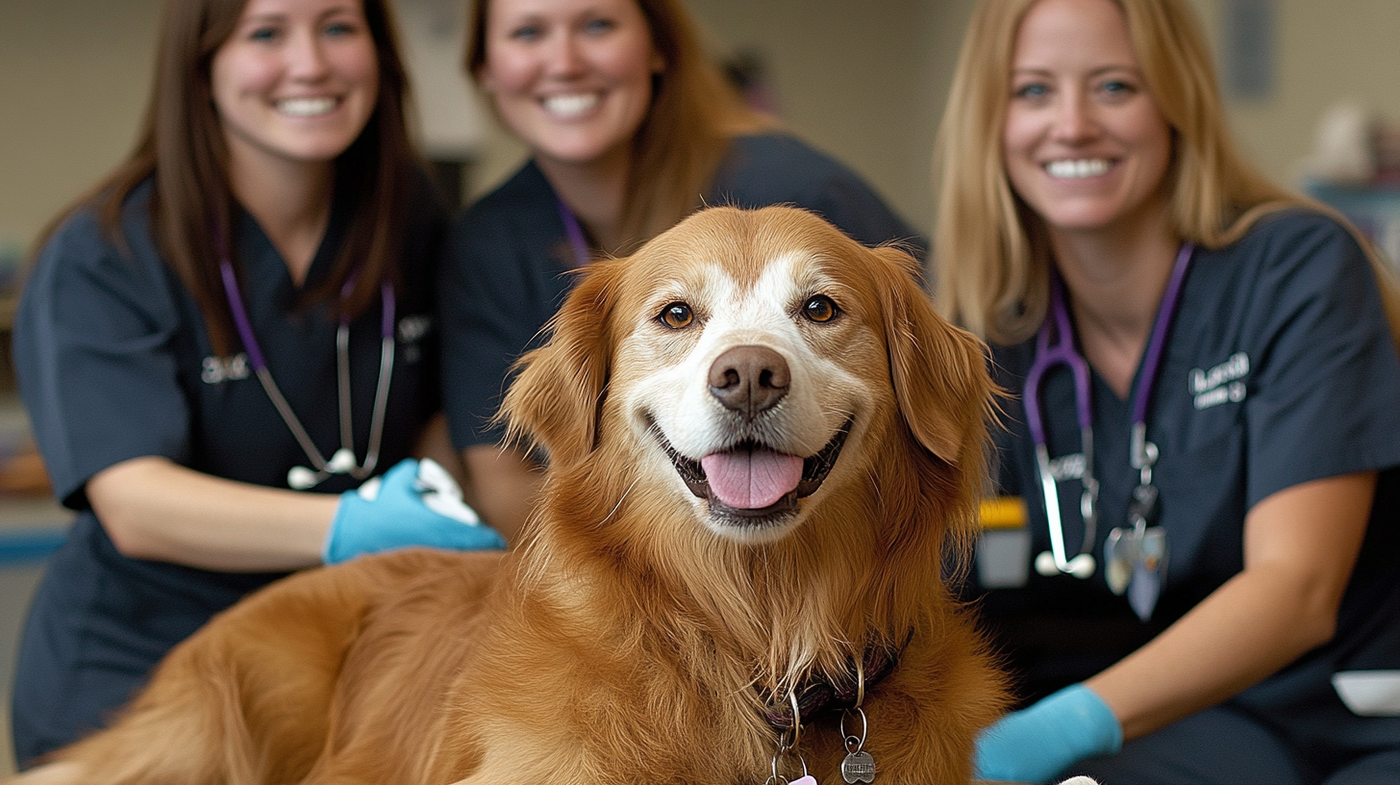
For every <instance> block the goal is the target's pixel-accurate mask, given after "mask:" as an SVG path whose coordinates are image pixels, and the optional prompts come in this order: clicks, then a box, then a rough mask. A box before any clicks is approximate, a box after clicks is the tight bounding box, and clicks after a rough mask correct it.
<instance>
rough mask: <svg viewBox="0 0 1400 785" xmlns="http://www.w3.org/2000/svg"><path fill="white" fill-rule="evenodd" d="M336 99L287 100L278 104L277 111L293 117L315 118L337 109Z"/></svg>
mask: <svg viewBox="0 0 1400 785" xmlns="http://www.w3.org/2000/svg"><path fill="white" fill-rule="evenodd" d="M335 104H336V100H335V99H334V98H287V99H284V100H281V101H278V102H277V111H279V112H281V113H282V114H287V115H291V116H293V117H315V116H316V115H322V114H325V113H326V112H329V111H330V110H332V109H334V108H335Z"/></svg>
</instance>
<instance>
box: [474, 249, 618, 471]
mask: <svg viewBox="0 0 1400 785" xmlns="http://www.w3.org/2000/svg"><path fill="white" fill-rule="evenodd" d="M618 270H619V261H617V260H609V261H599V262H594V263H593V264H592V265H590V267H589V269H588V270H587V271H586V272H584V273H582V275H583V279H582V280H581V281H580V282H579V283H578V284H577V286H575V288H574V290H573V291H572V292H571V293H570V294H569V296H568V298H567V299H566V300H565V301H564V305H563V307H561V308H560V309H559V312H558V313H557V314H555V315H554V318H553V319H552V320H550V322H549V325H548V326H547V327H546V328H545V329H546V330H547V331H548V332H549V334H550V338H549V342H548V343H547V344H545V345H544V346H542V347H540V348H538V349H535V350H534V351H531V352H529V353H528V354H526V355H525V356H524V357H522V358H521V359H520V361H519V362H518V363H517V367H518V368H519V369H520V374H519V376H517V377H516V379H515V382H514V383H512V384H511V387H510V390H509V392H507V393H506V397H505V401H504V403H502V405H501V412H500V413H499V414H498V415H497V419H503V420H505V421H506V422H507V424H508V426H509V427H508V437H509V440H510V441H528V442H530V443H532V444H534V445H537V446H542V447H544V449H545V451H546V452H547V453H548V455H549V459H550V461H551V462H552V463H555V464H560V465H566V464H569V463H572V462H573V461H576V460H578V459H580V458H583V457H584V456H586V455H588V454H589V453H590V452H592V450H593V448H594V446H595V444H596V441H597V435H598V418H599V416H600V414H601V412H602V406H603V395H604V393H605V392H606V390H607V386H608V367H609V363H610V361H611V353H612V348H611V340H610V336H609V329H608V319H609V316H610V314H611V311H612V301H613V296H612V293H613V290H614V288H615V285H616V284H615V281H616V279H617V271H618Z"/></svg>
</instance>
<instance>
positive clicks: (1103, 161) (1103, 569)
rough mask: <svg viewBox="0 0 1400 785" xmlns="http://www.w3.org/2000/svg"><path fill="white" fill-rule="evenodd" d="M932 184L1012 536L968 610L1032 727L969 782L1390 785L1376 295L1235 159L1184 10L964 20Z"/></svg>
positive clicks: (1089, 7)
mask: <svg viewBox="0 0 1400 785" xmlns="http://www.w3.org/2000/svg"><path fill="white" fill-rule="evenodd" d="M937 160H938V165H939V167H940V171H941V177H942V188H941V204H940V211H941V214H940V216H939V221H938V231H937V233H936V237H937V243H936V247H935V263H936V264H937V266H938V288H937V299H938V302H939V303H940V305H941V307H942V310H943V311H944V313H945V314H946V315H948V316H950V317H952V318H954V319H956V320H957V321H959V322H961V323H962V324H964V325H966V326H968V327H969V328H971V329H973V330H974V331H976V332H978V333H980V334H981V335H983V336H984V337H986V338H987V339H988V340H989V341H990V342H991V344H992V359H993V363H994V366H995V370H996V373H997V374H998V381H999V382H1000V384H1001V385H1002V386H1003V387H1004V388H1005V389H1007V390H1009V391H1012V392H1014V393H1015V394H1016V398H1015V399H1013V400H1010V401H1008V402H1007V404H1006V406H1005V415H1006V416H1005V420H1004V421H1005V422H1006V424H1007V427H1006V431H1005V432H1004V433H1003V434H1002V435H1001V436H1000V437H999V444H998V456H999V459H1000V472H999V484H1000V491H1001V492H1002V493H1003V494H1005V495H1007V496H1013V497H1021V499H1022V501H1023V502H1024V507H1025V510H1026V513H1027V514H1026V516H1025V517H1026V521H1024V522H1023V523H1022V525H1021V526H1020V527H1013V528H1009V529H1005V530H999V531H989V532H988V533H987V534H986V536H984V538H983V540H982V542H981V543H980V545H979V553H978V569H977V572H976V575H975V580H974V584H975V585H974V586H973V587H972V591H971V592H970V594H971V596H972V597H974V598H975V599H976V602H977V603H978V605H979V607H980V608H981V610H982V612H983V616H984V618H985V619H986V622H987V625H988V627H989V629H990V631H991V632H992V633H993V635H994V637H995V639H996V642H997V644H998V645H999V647H1000V648H1001V649H1002V651H1004V652H1005V654H1006V657H1007V663H1008V665H1009V666H1010V668H1011V671H1012V674H1013V677H1014V678H1015V680H1016V685H1017V687H1018V688H1019V691H1020V697H1021V699H1022V701H1023V708H1022V709H1021V710H1020V711H1016V712H1013V713H1012V714H1010V715H1008V716H1007V717H1005V718H1003V719H1002V720H1001V721H1000V722H998V723H997V724H995V725H994V726H993V727H992V728H990V729H989V730H988V731H987V732H985V733H984V735H983V736H982V737H981V739H980V740H979V745H978V755H977V763H978V768H979V771H980V773H981V775H982V776H984V777H986V778H989V779H996V780H1015V781H1035V782H1040V781H1046V780H1050V779H1052V778H1053V777H1056V776H1063V775H1067V774H1079V773H1084V774H1089V775H1092V776H1096V777H1098V778H1099V779H1100V780H1101V781H1104V782H1131V783H1154V782H1172V783H1197V782H1201V783H1205V782H1220V783H1238V782H1270V783H1295V782H1297V783H1302V782H1327V783H1338V784H1339V783H1344V782H1345V783H1353V782H1355V783H1360V782H1395V781H1400V701H1396V700H1395V697H1394V696H1395V695H1396V694H1400V690H1397V689H1396V688H1397V687H1400V676H1397V674H1400V670H1397V669H1400V571H1397V570H1396V568H1395V565H1396V564H1397V563H1400V530H1398V529H1397V527H1396V526H1395V525H1394V522H1395V519H1396V515H1397V510H1400V439H1397V438H1396V435H1397V434H1400V407H1397V406H1396V401H1397V400H1400V360H1397V353H1396V343H1395V340H1394V332H1395V331H1394V325H1393V322H1392V320H1393V319H1394V317H1395V316H1396V315H1397V314H1400V311H1397V310H1396V309H1395V307H1394V306H1395V303H1396V299H1395V288H1394V282H1393V280H1392V278H1391V276H1390V275H1389V273H1388V272H1386V271H1385V270H1384V269H1383V267H1382V266H1381V265H1380V263H1379V261H1378V259H1377V258H1376V257H1375V256H1374V254H1372V253H1371V252H1370V251H1369V250H1367V249H1366V247H1365V246H1364V244H1363V243H1361V242H1358V238H1357V237H1356V234H1355V232H1354V231H1353V230H1351V229H1350V228H1349V227H1347V226H1346V225H1345V223H1344V222H1342V221H1340V219H1338V218H1337V217H1336V216H1335V215H1334V214H1333V213H1331V212H1330V211H1327V210H1325V209H1323V208H1321V207H1319V206H1317V205H1313V204H1311V203H1308V202H1306V201H1305V200H1303V199H1300V198H1298V197H1294V196H1292V195H1290V194H1288V193H1286V192H1284V191H1282V190H1280V189H1278V188H1275V187H1273V186H1271V185H1269V184H1268V183H1267V182H1266V181H1265V180H1264V179H1263V178H1262V177H1260V176H1259V175H1258V174H1256V173H1255V172H1254V171H1253V169H1251V168H1250V167H1249V166H1248V165H1247V164H1246V163H1245V162H1244V161H1243V159H1242V158H1241V157H1240V155H1239V154H1238V153H1237V152H1236V151H1235V148H1234V146H1233V144H1232V143H1231V141H1230V138H1229V135H1228V132H1227V130H1226V127H1225V122H1224V116H1223V111H1222V108H1221V104H1220V100H1219V97H1218V95H1217V93H1216V86H1215V77H1214V73H1213V70H1212V67H1211V63H1210V59H1209V56H1208V55H1207V51H1206V48H1205V44H1204V39H1203V37H1202V36H1201V33H1200V31H1199V30H1198V28H1197V25H1196V22H1195V20H1194V18H1193V17H1192V15H1191V11H1190V8H1189V4H1188V3H1187V2H1186V0H984V1H983V2H981V3H979V5H978V6H977V8H976V10H975V12H974V15H973V20H972V23H971V27H970V28H969V30H968V32H967V35H966V38H965V39H964V43H963V49H962V52H961V56H960V60H959V64H958V69H957V73H956V76H955V80H954V86H953V89H952V93H951V95H950V97H949V101H948V105H947V108H946V111H945V114H944V121H943V127H942V129H941V132H940V138H939V143H938V151H937ZM1387 312H1389V314H1390V318H1389V319H1388V318H1387Z"/></svg>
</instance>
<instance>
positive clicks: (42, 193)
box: [0, 0, 161, 245]
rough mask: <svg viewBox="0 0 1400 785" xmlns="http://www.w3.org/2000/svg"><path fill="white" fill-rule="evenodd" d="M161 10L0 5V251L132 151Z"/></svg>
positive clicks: (13, 0) (26, 236)
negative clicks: (0, 247)
mask: <svg viewBox="0 0 1400 785" xmlns="http://www.w3.org/2000/svg"><path fill="white" fill-rule="evenodd" d="M160 7H161V3H160V0H114V1H112V2H107V1H106V0H0V245H3V244H5V243H7V242H21V243H27V242H29V241H30V240H31V239H33V237H34V235H35V234H36V233H37V232H38V231H39V228H40V227H42V226H43V225H44V224H45V223H46V222H47V221H48V220H49V219H50V218H52V217H53V214H54V213H55V212H56V211H57V210H59V209H60V208H61V207H62V206H63V205H64V204H66V203H68V202H69V201H71V200H72V199H73V198H74V197H76V196H77V195H78V194H79V193H81V192H82V191H83V190H84V189H85V188H87V187H88V186H90V185H92V184H93V182H94V181H95V180H96V179H97V178H98V177H99V176H101V174H102V173H103V172H105V171H107V170H108V169H110V168H112V167H113V166H115V165H116V164H117V163H118V162H119V161H120V160H121V159H122V157H123V156H124V155H125V154H126V153H127V152H128V151H129V150H130V148H131V145H132V144H133V142H134V139H135V133H136V125H137V123H138V122H139V119H140V116H141V112H142V111H143V109H144V107H145V102H146V90H147V83H148V82H149V79H150V70H151V58H152V49H153V47H154V41H155V28H156V23H157V19H158V17H159V12H160Z"/></svg>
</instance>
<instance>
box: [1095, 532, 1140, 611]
mask: <svg viewBox="0 0 1400 785" xmlns="http://www.w3.org/2000/svg"><path fill="white" fill-rule="evenodd" d="M1141 550H1142V535H1141V534H1139V533H1138V532H1137V531H1135V530H1133V529H1123V528H1118V529H1114V530H1113V531H1111V532H1109V533H1108V539H1107V540H1105V541H1104V544H1103V560H1104V564H1105V565H1107V567H1106V568H1105V569H1104V579H1105V580H1107V581H1108V589H1109V591H1111V592H1113V593H1114V594H1119V595H1121V594H1122V593H1123V592H1125V591H1127V590H1128V582H1129V581H1131V580H1132V579H1133V564H1134V563H1135V562H1136V561H1137V558H1138V553H1139V552H1140V551H1141Z"/></svg>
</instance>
